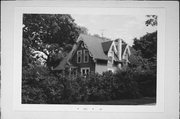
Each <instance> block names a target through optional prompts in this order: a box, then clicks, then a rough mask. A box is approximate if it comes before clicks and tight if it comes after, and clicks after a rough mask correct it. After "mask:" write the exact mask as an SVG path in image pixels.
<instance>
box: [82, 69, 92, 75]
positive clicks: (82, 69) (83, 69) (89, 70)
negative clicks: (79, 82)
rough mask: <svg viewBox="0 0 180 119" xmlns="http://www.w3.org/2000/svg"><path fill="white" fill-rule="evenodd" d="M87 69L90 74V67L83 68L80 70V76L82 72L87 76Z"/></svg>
mask: <svg viewBox="0 0 180 119" xmlns="http://www.w3.org/2000/svg"><path fill="white" fill-rule="evenodd" d="M87 69H88V70H89V73H90V67H83V68H81V75H83V70H85V74H87V72H86V71H87Z"/></svg>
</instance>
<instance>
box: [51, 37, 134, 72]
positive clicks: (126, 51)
mask: <svg viewBox="0 0 180 119" xmlns="http://www.w3.org/2000/svg"><path fill="white" fill-rule="evenodd" d="M130 55H131V51H130V46H129V45H128V44H126V43H125V42H124V41H123V40H122V39H116V40H114V41H111V40H108V41H107V40H103V39H102V38H99V37H95V36H90V35H84V34H81V35H80V36H79V37H78V39H77V41H76V43H75V44H74V46H73V48H72V50H71V52H70V53H69V54H68V55H67V56H66V57H65V58H64V59H63V60H62V61H61V62H60V63H59V65H58V66H57V67H55V68H54V69H53V70H54V71H62V70H65V69H66V68H68V69H69V70H70V71H71V73H72V74H74V75H77V73H80V74H82V75H86V74H89V73H90V72H97V73H100V74H102V72H105V71H112V72H114V71H115V70H116V69H117V68H122V67H123V66H126V65H127V64H128V63H129V62H130V61H129V56H130Z"/></svg>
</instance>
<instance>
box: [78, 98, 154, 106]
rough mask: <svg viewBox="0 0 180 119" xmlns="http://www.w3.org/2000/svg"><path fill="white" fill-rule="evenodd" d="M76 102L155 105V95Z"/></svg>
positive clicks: (87, 103) (86, 103)
mask: <svg viewBox="0 0 180 119" xmlns="http://www.w3.org/2000/svg"><path fill="white" fill-rule="evenodd" d="M74 104H83V105H84V104H85V105H155V104H156V98H155V97H144V98H140V99H121V100H111V101H96V102H77V103H74Z"/></svg>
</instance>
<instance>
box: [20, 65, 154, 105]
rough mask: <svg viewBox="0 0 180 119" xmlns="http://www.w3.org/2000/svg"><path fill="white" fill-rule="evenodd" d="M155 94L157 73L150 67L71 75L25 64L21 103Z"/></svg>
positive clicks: (44, 102)
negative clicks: (148, 68) (29, 66)
mask: <svg viewBox="0 0 180 119" xmlns="http://www.w3.org/2000/svg"><path fill="white" fill-rule="evenodd" d="M155 95H156V74H155V73H154V72H152V71H150V70H145V71H137V70H135V69H129V68H127V69H125V70H118V71H117V72H116V73H112V72H104V73H103V74H102V75H100V74H93V73H92V74H90V75H89V76H88V77H82V76H77V77H76V78H73V79H71V78H70V77H69V76H64V75H63V74H58V73H51V72H49V71H48V69H46V68H45V67H31V68H23V77H22V103H30V104H40V103H43V104H68V103H76V102H86V101H108V100H118V99H128V98H131V99H132V98H139V97H141V96H155Z"/></svg>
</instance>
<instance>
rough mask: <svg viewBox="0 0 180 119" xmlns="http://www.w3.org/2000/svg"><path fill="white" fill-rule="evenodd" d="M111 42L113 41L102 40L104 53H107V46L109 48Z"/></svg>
mask: <svg viewBox="0 0 180 119" xmlns="http://www.w3.org/2000/svg"><path fill="white" fill-rule="evenodd" d="M112 42H113V41H106V42H102V48H103V51H104V53H105V54H107V53H108V51H109V48H110V47H111V45H112Z"/></svg>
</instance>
